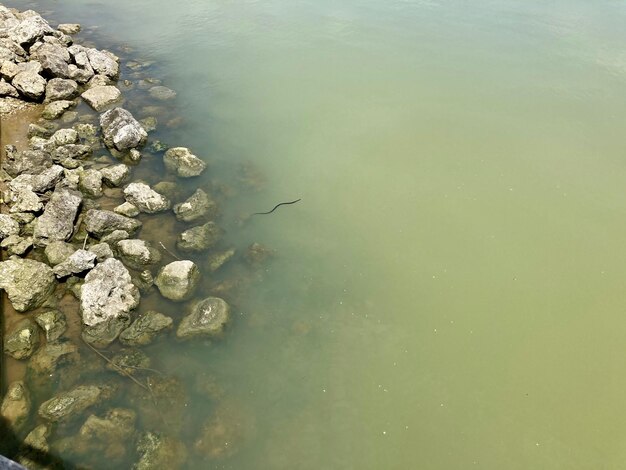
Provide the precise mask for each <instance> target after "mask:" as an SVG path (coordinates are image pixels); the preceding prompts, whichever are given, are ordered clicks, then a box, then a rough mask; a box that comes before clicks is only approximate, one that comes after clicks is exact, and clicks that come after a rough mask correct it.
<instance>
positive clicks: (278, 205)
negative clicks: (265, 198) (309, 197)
mask: <svg viewBox="0 0 626 470" xmlns="http://www.w3.org/2000/svg"><path fill="white" fill-rule="evenodd" d="M298 201H302V199H296V200H295V201H289V202H281V203H280V204H276V205H275V206H274V208H273V209H272V210H271V211H269V212H255V213H254V214H250V217H252V216H253V215H266V214H271V213H272V212H274V211H275V210H276V209H278V208H279V207H280V206H286V205H289V204H295V203H296V202H298Z"/></svg>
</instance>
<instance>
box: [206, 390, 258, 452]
mask: <svg viewBox="0 0 626 470" xmlns="http://www.w3.org/2000/svg"><path fill="white" fill-rule="evenodd" d="M253 430H254V418H253V417H252V416H250V415H247V414H245V413H244V412H243V411H242V407H241V406H240V404H239V403H236V404H235V403H231V402H228V401H226V402H222V403H221V404H220V405H219V406H218V407H217V409H216V410H215V414H214V415H213V416H212V417H211V418H210V419H209V420H208V421H207V422H206V423H205V424H204V426H203V429H202V431H201V432H200V435H199V437H198V439H197V440H196V442H195V443H194V450H195V451H196V452H198V453H200V454H202V455H204V456H206V457H207V458H209V459H211V460H217V459H226V458H228V457H232V456H233V455H235V453H237V451H238V450H239V449H240V447H241V445H242V442H243V441H244V440H245V439H246V437H247V436H248V435H249V434H250V433H252V432H253Z"/></svg>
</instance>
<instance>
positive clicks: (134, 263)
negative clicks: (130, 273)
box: [117, 239, 161, 269]
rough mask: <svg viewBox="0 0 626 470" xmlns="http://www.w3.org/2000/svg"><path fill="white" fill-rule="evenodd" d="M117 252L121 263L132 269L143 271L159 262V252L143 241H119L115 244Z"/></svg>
mask: <svg viewBox="0 0 626 470" xmlns="http://www.w3.org/2000/svg"><path fill="white" fill-rule="evenodd" d="M117 250H118V253H119V255H120V257H121V258H122V261H124V262H125V263H126V264H127V265H128V266H130V267H131V268H134V269H144V268H145V266H148V265H151V264H155V263H158V262H159V261H161V253H160V252H159V250H157V249H156V248H154V247H153V246H152V245H151V244H150V243H148V242H146V241H144V240H138V239H132V240H121V241H120V242H118V243H117Z"/></svg>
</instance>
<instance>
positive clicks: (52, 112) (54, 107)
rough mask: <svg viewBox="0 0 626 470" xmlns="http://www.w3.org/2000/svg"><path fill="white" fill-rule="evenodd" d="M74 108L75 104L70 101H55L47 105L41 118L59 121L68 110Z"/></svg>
mask: <svg viewBox="0 0 626 470" xmlns="http://www.w3.org/2000/svg"><path fill="white" fill-rule="evenodd" d="M74 106H75V103H74V102H73V101H69V100H58V101H53V102H52V103H48V104H47V105H46V107H45V108H44V109H43V112H42V113H41V116H42V117H43V118H44V119H49V120H53V119H59V118H60V117H61V116H63V113H65V111H67V110H68V109H72V108H73V107H74Z"/></svg>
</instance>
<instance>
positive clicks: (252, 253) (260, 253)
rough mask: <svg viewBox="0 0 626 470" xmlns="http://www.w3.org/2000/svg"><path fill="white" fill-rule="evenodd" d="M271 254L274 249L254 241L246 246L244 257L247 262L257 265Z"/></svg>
mask: <svg viewBox="0 0 626 470" xmlns="http://www.w3.org/2000/svg"><path fill="white" fill-rule="evenodd" d="M273 255H274V250H272V249H270V248H268V247H266V246H263V245H261V244H260V243H256V242H255V243H253V244H252V245H250V246H249V247H248V251H247V252H246V255H245V258H246V261H247V262H248V264H250V265H252V266H259V265H261V264H262V263H263V262H265V261H266V260H267V259H268V258H270V257H272V256H273Z"/></svg>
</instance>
